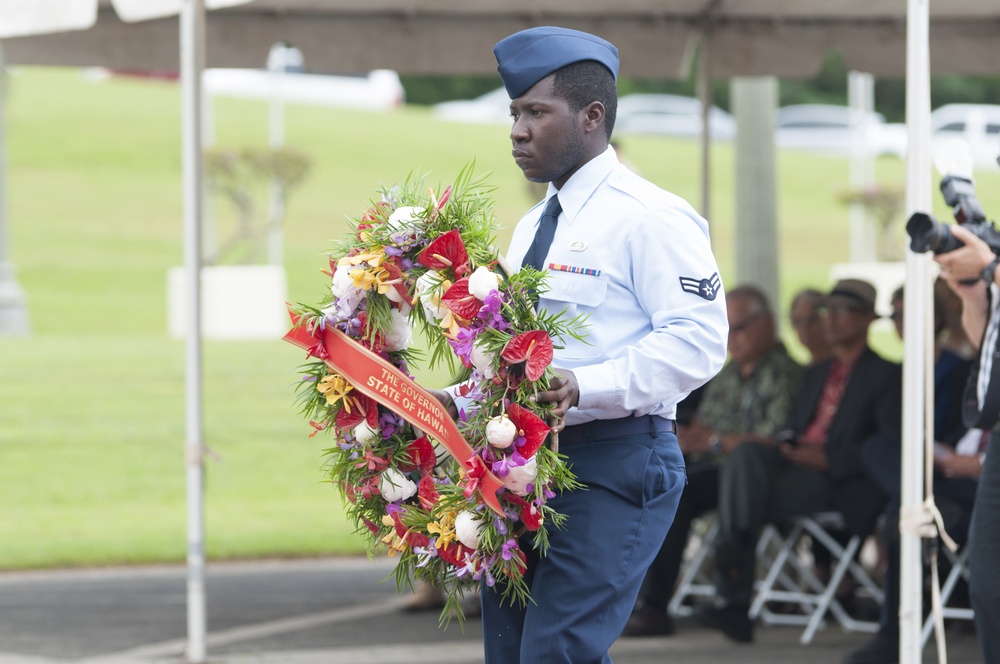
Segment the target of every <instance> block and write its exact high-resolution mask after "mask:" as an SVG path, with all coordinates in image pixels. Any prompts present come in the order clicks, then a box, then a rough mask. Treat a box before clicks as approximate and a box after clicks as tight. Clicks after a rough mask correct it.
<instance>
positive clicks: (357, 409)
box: [334, 391, 378, 431]
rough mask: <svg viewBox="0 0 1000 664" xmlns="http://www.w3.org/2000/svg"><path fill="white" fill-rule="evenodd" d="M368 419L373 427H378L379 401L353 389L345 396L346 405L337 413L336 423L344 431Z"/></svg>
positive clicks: (369, 424)
mask: <svg viewBox="0 0 1000 664" xmlns="http://www.w3.org/2000/svg"><path fill="white" fill-rule="evenodd" d="M366 420H367V421H368V426H370V427H371V428H372V429H375V428H376V427H378V402H376V401H375V400H374V399H371V398H369V397H366V396H365V395H363V394H358V393H357V391H353V392H351V393H350V394H348V395H347V396H346V397H344V407H343V408H341V409H340V412H339V413H337V419H336V420H335V421H334V425H336V427H337V429H339V430H341V431H343V430H344V429H353V428H354V427H356V426H358V425H359V424H361V423H362V422H364V421H366Z"/></svg>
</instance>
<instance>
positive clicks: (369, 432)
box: [354, 420, 381, 445]
mask: <svg viewBox="0 0 1000 664" xmlns="http://www.w3.org/2000/svg"><path fill="white" fill-rule="evenodd" d="M380 435H381V434H380V432H379V430H378V429H373V428H371V426H369V424H368V421H367V420H366V421H364V422H362V423H361V424H359V425H358V426H356V427H354V440H356V441H358V442H359V443H361V444H362V445H368V444H370V443H374V442H375V441H376V440H378V439H379V437H380Z"/></svg>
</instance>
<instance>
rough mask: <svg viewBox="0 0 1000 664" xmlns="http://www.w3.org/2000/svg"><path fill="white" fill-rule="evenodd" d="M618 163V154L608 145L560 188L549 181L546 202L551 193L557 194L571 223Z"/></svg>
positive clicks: (567, 219)
mask: <svg viewBox="0 0 1000 664" xmlns="http://www.w3.org/2000/svg"><path fill="white" fill-rule="evenodd" d="M618 163H619V162H618V155H617V154H615V150H614V148H612V147H611V146H610V145H609V146H608V149H607V150H605V151H604V152H602V153H601V154H599V155H597V156H596V157H594V158H593V159H591V160H590V161H588V162H587V163H586V164H584V165H583V166H581V167H580V170H578V171H577V172H576V173H573V175H571V176H570V178H569V180H567V181H566V184H564V185H563V188H562V189H556V187H555V185H554V184H552V183H551V182H550V183H549V190H548V191H547V192H546V196H545V200H546V202H547V201H548V199H549V198H550V197H551V196H552V195H553V194H559V205H560V206H561V207H562V211H563V214H564V215H566V221H567V222H568V223H570V224H572V223H573V219H574V218H576V215H577V213H578V212H579V211H580V209H581V208H582V207H583V206H584V204H585V203H586V202H587V200H588V199H589V198H590V197H591V195H592V194H593V193H594V191H595V190H596V189H597V187H598V186H600V184H601V183H602V182H604V181H605V180H606V179H607V178H608V175H610V174H611V171H613V170H614V169H615V167H617V166H618Z"/></svg>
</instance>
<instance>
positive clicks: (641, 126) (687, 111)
mask: <svg viewBox="0 0 1000 664" xmlns="http://www.w3.org/2000/svg"><path fill="white" fill-rule="evenodd" d="M617 116H618V117H617V120H616V121H615V129H616V130H617V131H622V132H626V133H633V134H665V135H668V136H688V137H697V136H701V124H702V123H701V101H700V100H698V99H694V98H692V97H682V96H680V95H668V94H645V93H638V94H631V95H625V96H624V97H622V98H621V99H619V100H618V114H617ZM708 132H709V136H711V137H712V138H717V139H721V140H732V139H733V138H734V137H735V136H736V120H735V119H733V116H731V115H730V114H729V113H726V112H725V111H724V110H722V109H721V108H718V107H716V106H713V107H712V108H711V109H709V112H708Z"/></svg>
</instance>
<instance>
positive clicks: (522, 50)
mask: <svg viewBox="0 0 1000 664" xmlns="http://www.w3.org/2000/svg"><path fill="white" fill-rule="evenodd" d="M493 55H495V56H496V58H497V64H498V65H499V66H498V67H497V70H498V71H499V72H500V78H502V79H503V85H504V87H505V88H507V94H509V95H510V98H511V99H517V98H518V97H520V96H521V95H523V94H524V93H525V92H527V91H528V89H529V88H531V86H533V85H534V84H535V83H538V82H539V81H540V80H542V79H543V78H545V77H546V76H548V75H549V74H551V73H552V72H554V71H556V70H557V69H562V68H563V67H565V66H566V65H571V64H573V63H574V62H581V61H583V60H596V61H597V62H600V63H601V64H602V65H604V66H605V67H607V68H608V69H609V70H610V71H611V75H612V76H614V77H615V79H616V80H617V79H618V49H617V48H615V47H614V44H612V43H611V42H608V41H605V40H603V39H601V38H600V37H595V36H594V35H591V34H588V33H586V32H580V31H579V30H570V29H568V28H555V27H551V26H543V27H539V28H529V29H527V30H522V31H521V32H516V33H514V34H512V35H511V36H510V37H507V38H505V39H502V40H500V41H499V42H497V45H496V46H494V47H493Z"/></svg>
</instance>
